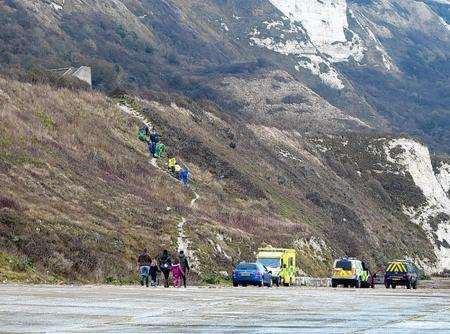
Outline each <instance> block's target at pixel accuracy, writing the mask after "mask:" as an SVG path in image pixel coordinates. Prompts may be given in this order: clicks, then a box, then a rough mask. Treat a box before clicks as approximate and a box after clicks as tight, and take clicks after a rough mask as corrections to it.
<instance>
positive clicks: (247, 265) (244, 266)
mask: <svg viewBox="0 0 450 334" xmlns="http://www.w3.org/2000/svg"><path fill="white" fill-rule="evenodd" d="M236 269H237V270H256V269H257V267H256V264H254V263H241V264H239V265H238V266H237V267H236Z"/></svg>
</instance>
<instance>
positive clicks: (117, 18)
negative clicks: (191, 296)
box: [0, 0, 450, 152]
mask: <svg viewBox="0 0 450 334" xmlns="http://www.w3.org/2000/svg"><path fill="white" fill-rule="evenodd" d="M448 6H449V5H448V3H446V2H445V1H444V2H440V1H439V2H436V1H425V2H423V1H410V0H386V1H357V0H348V1H346V0H326V1H325V0H324V1H322V0H320V1H319V0H308V1H299V0H289V1H277V0H259V1H250V2H249V1H242V0H232V1H219V0H208V1H195V0H190V1H178V0H168V1H156V0H151V1H144V2H142V1H136V0H127V1H119V0H114V1H112V2H104V1H97V0H84V1H80V0H70V1H69V0H68V1H50V0H39V1H29V0H10V1H8V2H3V3H2V4H0V15H1V20H2V22H5V24H4V26H3V29H2V31H1V32H0V34H1V35H0V38H1V40H2V41H3V42H4V43H3V46H2V51H3V52H2V53H1V56H0V62H1V63H2V64H4V65H5V66H3V67H2V71H3V72H8V73H9V74H11V73H19V74H17V76H19V77H20V76H21V74H20V73H23V71H26V70H27V69H29V68H30V67H32V66H34V65H41V66H44V67H47V68H56V67H61V66H68V65H74V64H87V65H91V66H92V67H93V71H94V85H95V87H97V88H100V89H103V90H105V91H109V90H112V89H113V88H115V87H116V86H122V87H126V88H129V89H134V90H137V91H144V90H146V89H152V90H160V91H167V90H170V91H177V92H179V93H182V94H187V95H188V96H190V97H192V98H194V99H196V100H198V99H202V98H205V97H207V98H209V99H214V100H215V102H217V103H218V104H220V105H221V106H223V107H224V111H226V112H234V110H233V109H231V110H229V109H228V108H226V105H231V106H233V101H228V100H227V99H226V98H224V97H223V95H222V94H223V90H222V89H221V88H220V86H218V85H217V84H218V83H220V82H221V81H222V80H223V77H224V76H237V77H240V78H241V79H246V78H249V79H254V77H255V76H258V75H260V72H265V71H266V70H283V71H286V72H287V73H289V74H290V75H291V76H293V77H294V78H295V80H296V81H298V82H299V84H303V85H306V86H307V87H308V88H310V89H312V90H313V91H314V92H315V93H317V94H319V95H320V96H321V97H322V98H324V99H325V100H327V102H329V103H330V104H332V105H334V106H336V107H338V108H339V109H341V110H342V111H343V112H344V113H345V114H347V115H348V116H351V117H357V118H360V119H361V120H362V121H364V122H365V123H367V124H369V125H370V126H372V127H374V128H378V129H382V130H388V131H391V130H394V131H399V132H407V133H410V134H412V135H414V136H419V137H421V138H422V139H423V140H424V141H425V142H426V143H427V144H431V145H432V147H433V149H436V150H439V151H443V152H448V145H446V143H448V142H449V141H450V137H449V132H448V129H449V128H450V126H449V124H450V121H449V117H450V116H449V112H448V107H447V106H448V105H449V104H450V100H449V96H448V91H449V85H450V83H449V80H448V78H449V77H450V72H449V70H450V68H449V66H448V64H449V62H448V57H449V51H448V50H450V47H449V43H450V30H449V29H448V25H447V23H446V22H445V20H446V15H447V14H446V13H448ZM32 41H36V43H32ZM211 82H213V83H215V86H214V87H215V89H213V90H211V87H210V85H208V83H211Z"/></svg>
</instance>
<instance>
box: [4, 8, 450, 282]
mask: <svg viewBox="0 0 450 334" xmlns="http://www.w3.org/2000/svg"><path fill="white" fill-rule="evenodd" d="M445 6H447V5H446V3H445V2H435V1H426V2H422V1H409V0H408V1H407V0H383V1H357V0H352V1H344V0H320V1H319V0H308V1H297V0H289V1H278V0H258V1H244V0H232V1H222V0H207V1H204V0H202V1H200V0H189V1H186V0H166V1H159V0H149V1H136V0H126V1H125V0H123V1H119V0H114V1H109V2H105V1H98V0H83V1H81V0H66V1H62V0H61V1H59V0H55V1H50V0H39V1H30V0H9V1H5V2H1V3H0V21H1V22H2V23H3V26H2V29H0V39H1V40H2V44H1V45H0V50H1V52H0V63H1V64H2V66H1V67H0V71H1V72H2V73H5V75H7V76H8V77H10V78H11V77H12V78H17V79H20V80H21V81H32V82H33V81H36V80H35V76H34V75H33V73H34V72H33V71H32V72H30V71H29V70H30V69H33V68H34V67H35V66H36V65H37V66H41V67H45V68H55V67H62V66H68V65H90V66H92V67H93V75H94V76H93V84H94V88H95V89H98V90H100V91H104V92H109V91H112V90H113V89H114V88H117V87H120V88H123V89H126V90H128V91H129V92H132V94H135V95H136V96H139V98H134V99H126V101H125V102H126V103H129V105H125V106H123V105H122V106H121V107H120V108H118V107H117V105H116V103H117V101H116V100H112V99H109V98H107V97H106V96H104V95H102V94H100V93H92V92H74V91H70V90H64V89H62V90H57V89H54V88H50V87H48V86H45V85H29V84H24V83H19V82H17V81H11V80H10V79H0V80H1V81H0V89H1V90H0V102H1V104H0V108H1V109H0V110H1V117H2V119H1V120H2V122H1V123H0V130H1V132H0V149H1V151H0V158H1V159H0V173H1V174H2V175H1V176H2V177H1V179H0V186H1V187H2V190H4V192H2V195H1V198H0V207H1V208H0V210H1V221H0V222H1V225H0V238H1V246H0V247H2V248H1V249H0V251H3V252H4V254H2V255H1V256H0V266H2V267H4V268H6V269H4V270H7V272H8V273H9V274H8V277H10V278H11V277H20V279H23V277H24V276H26V275H28V274H30V275H31V274H33V277H34V278H33V279H36V280H42V279H52V277H53V278H56V279H58V278H59V277H64V278H67V279H69V280H87V281H104V280H106V279H108V278H109V279H113V278H120V279H129V278H130V277H132V276H133V274H134V261H135V259H134V256H135V254H136V253H137V252H138V251H139V250H140V249H141V248H142V247H143V246H144V245H146V246H147V247H149V248H150V249H151V251H152V253H155V252H156V251H159V250H161V249H162V248H163V247H167V248H170V249H171V250H175V249H176V248H177V246H178V244H179V243H180V242H181V243H182V244H185V245H188V247H189V251H190V255H191V257H193V258H194V259H195V261H194V263H195V266H194V267H195V272H197V274H198V275H199V277H200V278H203V279H205V280H211V279H214V277H216V275H217V274H218V273H219V272H220V271H222V270H224V268H225V269H230V268H231V266H232V265H233V264H234V263H235V262H236V261H238V260H242V259H251V258H253V252H254V251H255V250H256V248H257V247H258V246H260V245H261V244H265V243H267V244H273V245H279V246H286V247H294V248H296V249H297V250H298V252H299V264H300V266H301V268H302V270H304V271H305V272H306V273H308V274H316V275H325V274H328V268H329V266H330V261H331V259H332V258H333V257H334V256H337V255H343V254H348V255H355V256H359V257H363V258H365V259H366V260H367V261H368V262H369V263H370V265H371V266H373V267H375V266H378V265H380V264H382V263H383V262H385V261H387V260H389V259H391V258H394V257H395V258H400V257H406V256H407V257H412V258H414V259H416V260H417V261H419V262H420V263H421V264H422V266H423V267H424V269H425V270H426V271H427V272H429V273H434V272H440V271H443V270H448V269H449V266H450V263H449V261H450V260H449V256H450V254H449V249H450V247H449V242H450V240H449V238H450V236H449V235H448V229H449V225H450V222H449V213H448V212H449V199H448V198H449V197H448V196H449V189H448V188H449V187H448V185H449V183H450V180H449V167H448V166H449V160H448V157H446V156H442V157H439V158H437V157H436V156H432V157H430V154H429V151H428V148H427V147H426V146H425V145H424V144H421V143H419V141H418V140H414V139H411V138H407V137H406V136H401V137H399V136H396V135H394V134H392V133H395V132H399V131H405V132H409V133H410V134H413V135H415V136H419V137H421V138H422V139H423V140H424V142H426V143H427V144H431V145H432V147H433V148H434V149H436V150H440V151H442V152H448V148H449V145H448V142H449V129H450V126H449V124H450V122H449V113H448V105H450V100H449V95H448V92H449V91H450V90H449V89H448V88H449V87H450V86H449V78H450V73H449V70H450V68H449V66H448V56H449V50H450V48H449V30H448V25H446V23H445V17H446V16H445V15H446V14H445V13H446V11H445V8H446V7H445ZM71 87H76V85H73V86H71ZM122 102H123V101H122ZM136 113H137V114H139V115H141V117H145V118H146V119H147V120H148V121H150V122H151V123H152V124H154V125H155V126H156V127H157V129H158V130H159V131H160V132H161V134H162V137H163V140H164V142H165V143H166V144H168V146H169V154H173V155H176V156H177V157H178V158H180V159H181V160H182V161H183V163H186V164H187V165H188V166H189V168H190V170H191V171H192V173H193V177H194V180H193V184H192V188H190V189H184V188H182V187H180V185H179V183H178V182H177V181H176V180H175V179H173V178H172V177H170V176H169V175H168V174H167V173H166V172H165V167H164V165H163V161H159V162H158V164H157V165H155V163H154V162H152V161H149V159H148V157H147V153H146V148H145V146H143V145H142V143H140V142H139V141H138V140H137V139H136V132H137V129H138V126H139V125H140V122H141V121H142V120H140V119H139V118H137V117H135V114H136ZM385 132H390V134H385ZM196 194H198V195H199V196H200V198H199V199H198V200H197V201H196V202H195V203H194V204H192V205H191V201H192V199H194V198H196ZM180 240H181V241H180ZM4 259H10V260H4ZM8 261H9V262H8ZM11 261H12V262H11ZM4 263H13V264H14V265H12V264H11V265H4ZM0 269H2V268H1V267H0ZM15 269H18V270H20V271H21V272H19V273H13V272H14V270H15ZM2 272H3V269H2ZM47 273H48V274H47Z"/></svg>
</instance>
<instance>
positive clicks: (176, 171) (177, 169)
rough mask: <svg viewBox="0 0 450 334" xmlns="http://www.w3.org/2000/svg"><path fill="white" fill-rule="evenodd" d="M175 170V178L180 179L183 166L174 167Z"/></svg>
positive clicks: (176, 165)
mask: <svg viewBox="0 0 450 334" xmlns="http://www.w3.org/2000/svg"><path fill="white" fill-rule="evenodd" d="M173 170H174V176H175V177H176V178H177V179H179V178H180V172H181V166H180V165H179V164H175V166H174V167H173Z"/></svg>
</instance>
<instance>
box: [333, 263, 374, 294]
mask: <svg viewBox="0 0 450 334" xmlns="http://www.w3.org/2000/svg"><path fill="white" fill-rule="evenodd" d="M369 277H370V273H369V270H368V269H367V267H366V265H365V264H364V262H362V261H360V260H358V259H355V258H350V257H342V258H339V259H337V260H335V261H334V266H333V276H332V278H331V286H332V287H333V288H336V287H337V286H338V285H343V286H344V287H345V288H348V287H349V286H350V287H355V288H368V287H370V286H371V283H370V280H369Z"/></svg>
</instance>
